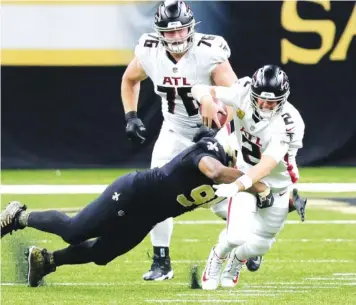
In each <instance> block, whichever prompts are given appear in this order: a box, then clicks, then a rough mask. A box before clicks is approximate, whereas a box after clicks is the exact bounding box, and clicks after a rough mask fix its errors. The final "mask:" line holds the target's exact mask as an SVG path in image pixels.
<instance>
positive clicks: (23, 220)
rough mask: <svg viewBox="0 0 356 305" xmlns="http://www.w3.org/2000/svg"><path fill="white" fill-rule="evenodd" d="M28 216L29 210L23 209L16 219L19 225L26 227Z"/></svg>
mask: <svg viewBox="0 0 356 305" xmlns="http://www.w3.org/2000/svg"><path fill="white" fill-rule="evenodd" d="M29 216H30V212H26V211H23V212H21V213H20V215H19V218H18V221H19V224H20V226H22V227H27V226H28V217H29Z"/></svg>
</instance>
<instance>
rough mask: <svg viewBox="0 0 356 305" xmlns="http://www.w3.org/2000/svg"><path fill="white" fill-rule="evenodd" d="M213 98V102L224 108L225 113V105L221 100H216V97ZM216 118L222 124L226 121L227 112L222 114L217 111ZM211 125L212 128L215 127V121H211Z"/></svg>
mask: <svg viewBox="0 0 356 305" xmlns="http://www.w3.org/2000/svg"><path fill="white" fill-rule="evenodd" d="M213 100H214V102H215V104H218V105H220V106H221V107H222V108H223V109H224V110H225V112H226V113H227V107H226V105H225V104H224V103H223V102H222V101H220V100H218V99H216V98H213ZM200 107H201V106H200ZM200 111H201V109H200ZM218 119H219V122H220V125H221V126H223V125H224V124H225V123H226V120H227V114H226V115H225V114H223V113H222V112H220V111H219V112H218ZM211 127H212V128H217V127H216V124H215V122H213V123H212V126H211Z"/></svg>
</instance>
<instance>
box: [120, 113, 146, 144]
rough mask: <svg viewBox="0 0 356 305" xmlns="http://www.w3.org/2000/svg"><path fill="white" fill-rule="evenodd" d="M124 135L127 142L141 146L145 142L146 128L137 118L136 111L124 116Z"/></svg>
mask: <svg viewBox="0 0 356 305" xmlns="http://www.w3.org/2000/svg"><path fill="white" fill-rule="evenodd" d="M125 118H126V123H127V124H126V135H127V137H128V138H129V140H131V141H133V142H138V143H140V144H142V143H143V142H145V140H146V137H145V136H146V128H145V126H144V125H143V123H142V121H141V120H140V119H139V118H138V117H137V112H136V111H129V112H128V113H126V114H125Z"/></svg>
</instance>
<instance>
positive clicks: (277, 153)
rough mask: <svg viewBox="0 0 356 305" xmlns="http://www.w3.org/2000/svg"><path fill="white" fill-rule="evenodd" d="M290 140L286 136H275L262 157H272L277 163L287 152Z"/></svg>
mask: <svg viewBox="0 0 356 305" xmlns="http://www.w3.org/2000/svg"><path fill="white" fill-rule="evenodd" d="M289 145H290V140H289V139H288V136H287V135H286V134H281V135H275V136H273V138H272V139H271V141H270V142H269V144H268V146H267V148H266V150H265V151H264V152H263V154H262V155H264V156H269V157H272V158H273V159H274V160H275V161H276V162H277V163H279V162H280V161H281V160H282V159H283V158H284V156H285V155H286V153H287V152H288V150H289Z"/></svg>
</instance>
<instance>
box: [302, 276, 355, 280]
mask: <svg viewBox="0 0 356 305" xmlns="http://www.w3.org/2000/svg"><path fill="white" fill-rule="evenodd" d="M304 280H308V281H356V277H305V278H304Z"/></svg>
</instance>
